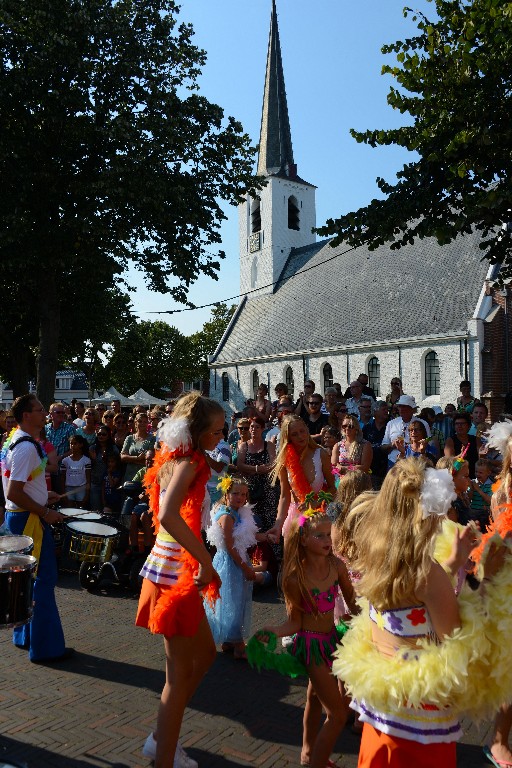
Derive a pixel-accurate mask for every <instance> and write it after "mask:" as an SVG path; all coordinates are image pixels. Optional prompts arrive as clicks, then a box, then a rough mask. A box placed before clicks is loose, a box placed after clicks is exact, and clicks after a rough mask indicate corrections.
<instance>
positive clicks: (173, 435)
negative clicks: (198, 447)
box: [156, 416, 192, 451]
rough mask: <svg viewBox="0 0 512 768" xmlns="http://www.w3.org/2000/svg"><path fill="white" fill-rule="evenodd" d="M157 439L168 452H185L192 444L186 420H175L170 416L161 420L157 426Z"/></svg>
mask: <svg viewBox="0 0 512 768" xmlns="http://www.w3.org/2000/svg"><path fill="white" fill-rule="evenodd" d="M156 434H157V439H158V441H159V442H160V443H165V445H166V446H167V447H168V448H169V450H170V451H177V450H178V449H179V448H183V450H185V451H186V450H187V448H189V447H190V445H191V444H192V436H191V434H190V429H189V427H188V421H187V420H186V419H175V418H173V417H172V416H170V417H169V418H168V419H163V420H162V421H161V422H160V424H159V425H158V432H157V433H156Z"/></svg>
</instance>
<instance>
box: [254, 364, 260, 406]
mask: <svg viewBox="0 0 512 768" xmlns="http://www.w3.org/2000/svg"><path fill="white" fill-rule="evenodd" d="M259 385H260V377H259V376H258V371H253V372H252V396H253V398H254V399H256V397H257V396H258V387H259Z"/></svg>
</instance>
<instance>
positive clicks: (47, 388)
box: [36, 273, 61, 408]
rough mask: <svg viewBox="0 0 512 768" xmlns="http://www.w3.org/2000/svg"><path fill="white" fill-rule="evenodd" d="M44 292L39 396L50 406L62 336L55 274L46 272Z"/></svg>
mask: <svg viewBox="0 0 512 768" xmlns="http://www.w3.org/2000/svg"><path fill="white" fill-rule="evenodd" d="M41 285H44V292H43V291H41V293H40V295H39V351H38V357H37V387H36V390H37V396H38V398H39V400H40V401H41V402H42V404H43V405H44V406H45V407H46V408H48V407H49V405H50V404H51V403H53V401H54V399H55V374H56V372H57V356H58V353H59V338H60V311H61V309H60V301H59V298H58V289H57V284H56V282H55V275H53V274H48V273H46V274H45V279H44V281H42V282H41Z"/></svg>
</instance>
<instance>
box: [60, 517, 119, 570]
mask: <svg viewBox="0 0 512 768" xmlns="http://www.w3.org/2000/svg"><path fill="white" fill-rule="evenodd" d="M66 527H67V529H68V531H69V532H70V534H71V540H70V542H69V553H68V555H69V557H70V558H71V559H73V560H82V562H84V563H104V562H105V561H106V560H110V558H111V557H112V554H113V552H114V549H115V548H116V546H117V544H118V542H119V531H118V530H117V529H116V528H112V527H111V526H110V525H103V524H102V523H94V522H89V521H85V522H82V520H73V522H70V523H66Z"/></svg>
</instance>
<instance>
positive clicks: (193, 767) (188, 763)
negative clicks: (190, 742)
mask: <svg viewBox="0 0 512 768" xmlns="http://www.w3.org/2000/svg"><path fill="white" fill-rule="evenodd" d="M142 754H143V755H144V757H149V759H150V760H154V759H155V757H156V741H155V737H154V736H153V732H151V733H150V734H149V736H148V737H147V739H146V742H145V744H144V746H143V747H142ZM174 768H198V764H197V762H196V761H195V760H193V759H192V758H191V757H189V756H188V755H187V753H186V752H185V750H184V749H183V747H182V746H181V744H180V743H179V741H178V743H177V745H176V754H175V755H174Z"/></svg>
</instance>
